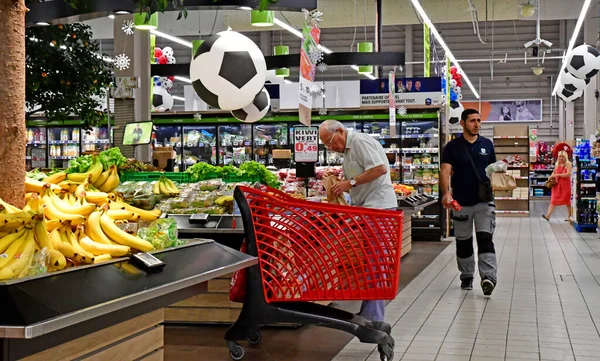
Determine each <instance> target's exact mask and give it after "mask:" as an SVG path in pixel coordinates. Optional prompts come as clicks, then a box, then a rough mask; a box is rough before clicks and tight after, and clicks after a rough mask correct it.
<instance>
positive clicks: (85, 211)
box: [48, 193, 96, 217]
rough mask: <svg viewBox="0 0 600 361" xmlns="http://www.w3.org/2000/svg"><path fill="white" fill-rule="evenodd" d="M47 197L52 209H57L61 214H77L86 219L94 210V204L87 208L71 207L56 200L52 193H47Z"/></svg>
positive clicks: (60, 200)
mask: <svg viewBox="0 0 600 361" xmlns="http://www.w3.org/2000/svg"><path fill="white" fill-rule="evenodd" d="M48 196H49V197H50V201H51V202H52V204H53V205H54V207H56V209H58V210H59V211H61V212H64V213H67V214H79V215H82V216H84V217H87V216H89V215H90V214H91V213H92V212H93V211H94V210H96V205H95V204H90V205H87V206H74V205H71V204H69V203H68V202H65V201H63V200H62V199H60V198H58V196H56V195H55V194H53V193H49V195H48Z"/></svg>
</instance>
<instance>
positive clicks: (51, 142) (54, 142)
mask: <svg viewBox="0 0 600 361" xmlns="http://www.w3.org/2000/svg"><path fill="white" fill-rule="evenodd" d="M79 143H81V142H80V141H78V140H49V141H48V144H53V145H55V144H79Z"/></svg>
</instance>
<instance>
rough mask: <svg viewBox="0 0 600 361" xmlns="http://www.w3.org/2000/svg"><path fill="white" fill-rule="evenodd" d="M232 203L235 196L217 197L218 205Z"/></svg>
mask: <svg viewBox="0 0 600 361" xmlns="http://www.w3.org/2000/svg"><path fill="white" fill-rule="evenodd" d="M230 203H233V196H221V197H219V198H217V199H215V204H216V205H217V206H224V205H227V204H230Z"/></svg>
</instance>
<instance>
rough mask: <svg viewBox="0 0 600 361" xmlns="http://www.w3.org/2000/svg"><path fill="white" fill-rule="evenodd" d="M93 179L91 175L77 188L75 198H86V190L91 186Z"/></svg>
mask: <svg viewBox="0 0 600 361" xmlns="http://www.w3.org/2000/svg"><path fill="white" fill-rule="evenodd" d="M91 177H92V176H91V175H88V177H87V178H86V179H84V180H83V182H82V183H81V184H79V185H78V186H77V189H75V192H73V193H75V197H77V198H85V193H86V192H85V188H86V187H87V185H88V184H89V181H90V178H91Z"/></svg>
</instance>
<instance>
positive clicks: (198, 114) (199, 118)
mask: <svg viewBox="0 0 600 361" xmlns="http://www.w3.org/2000/svg"><path fill="white" fill-rule="evenodd" d="M194 119H195V120H202V114H200V113H196V114H194Z"/></svg>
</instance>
